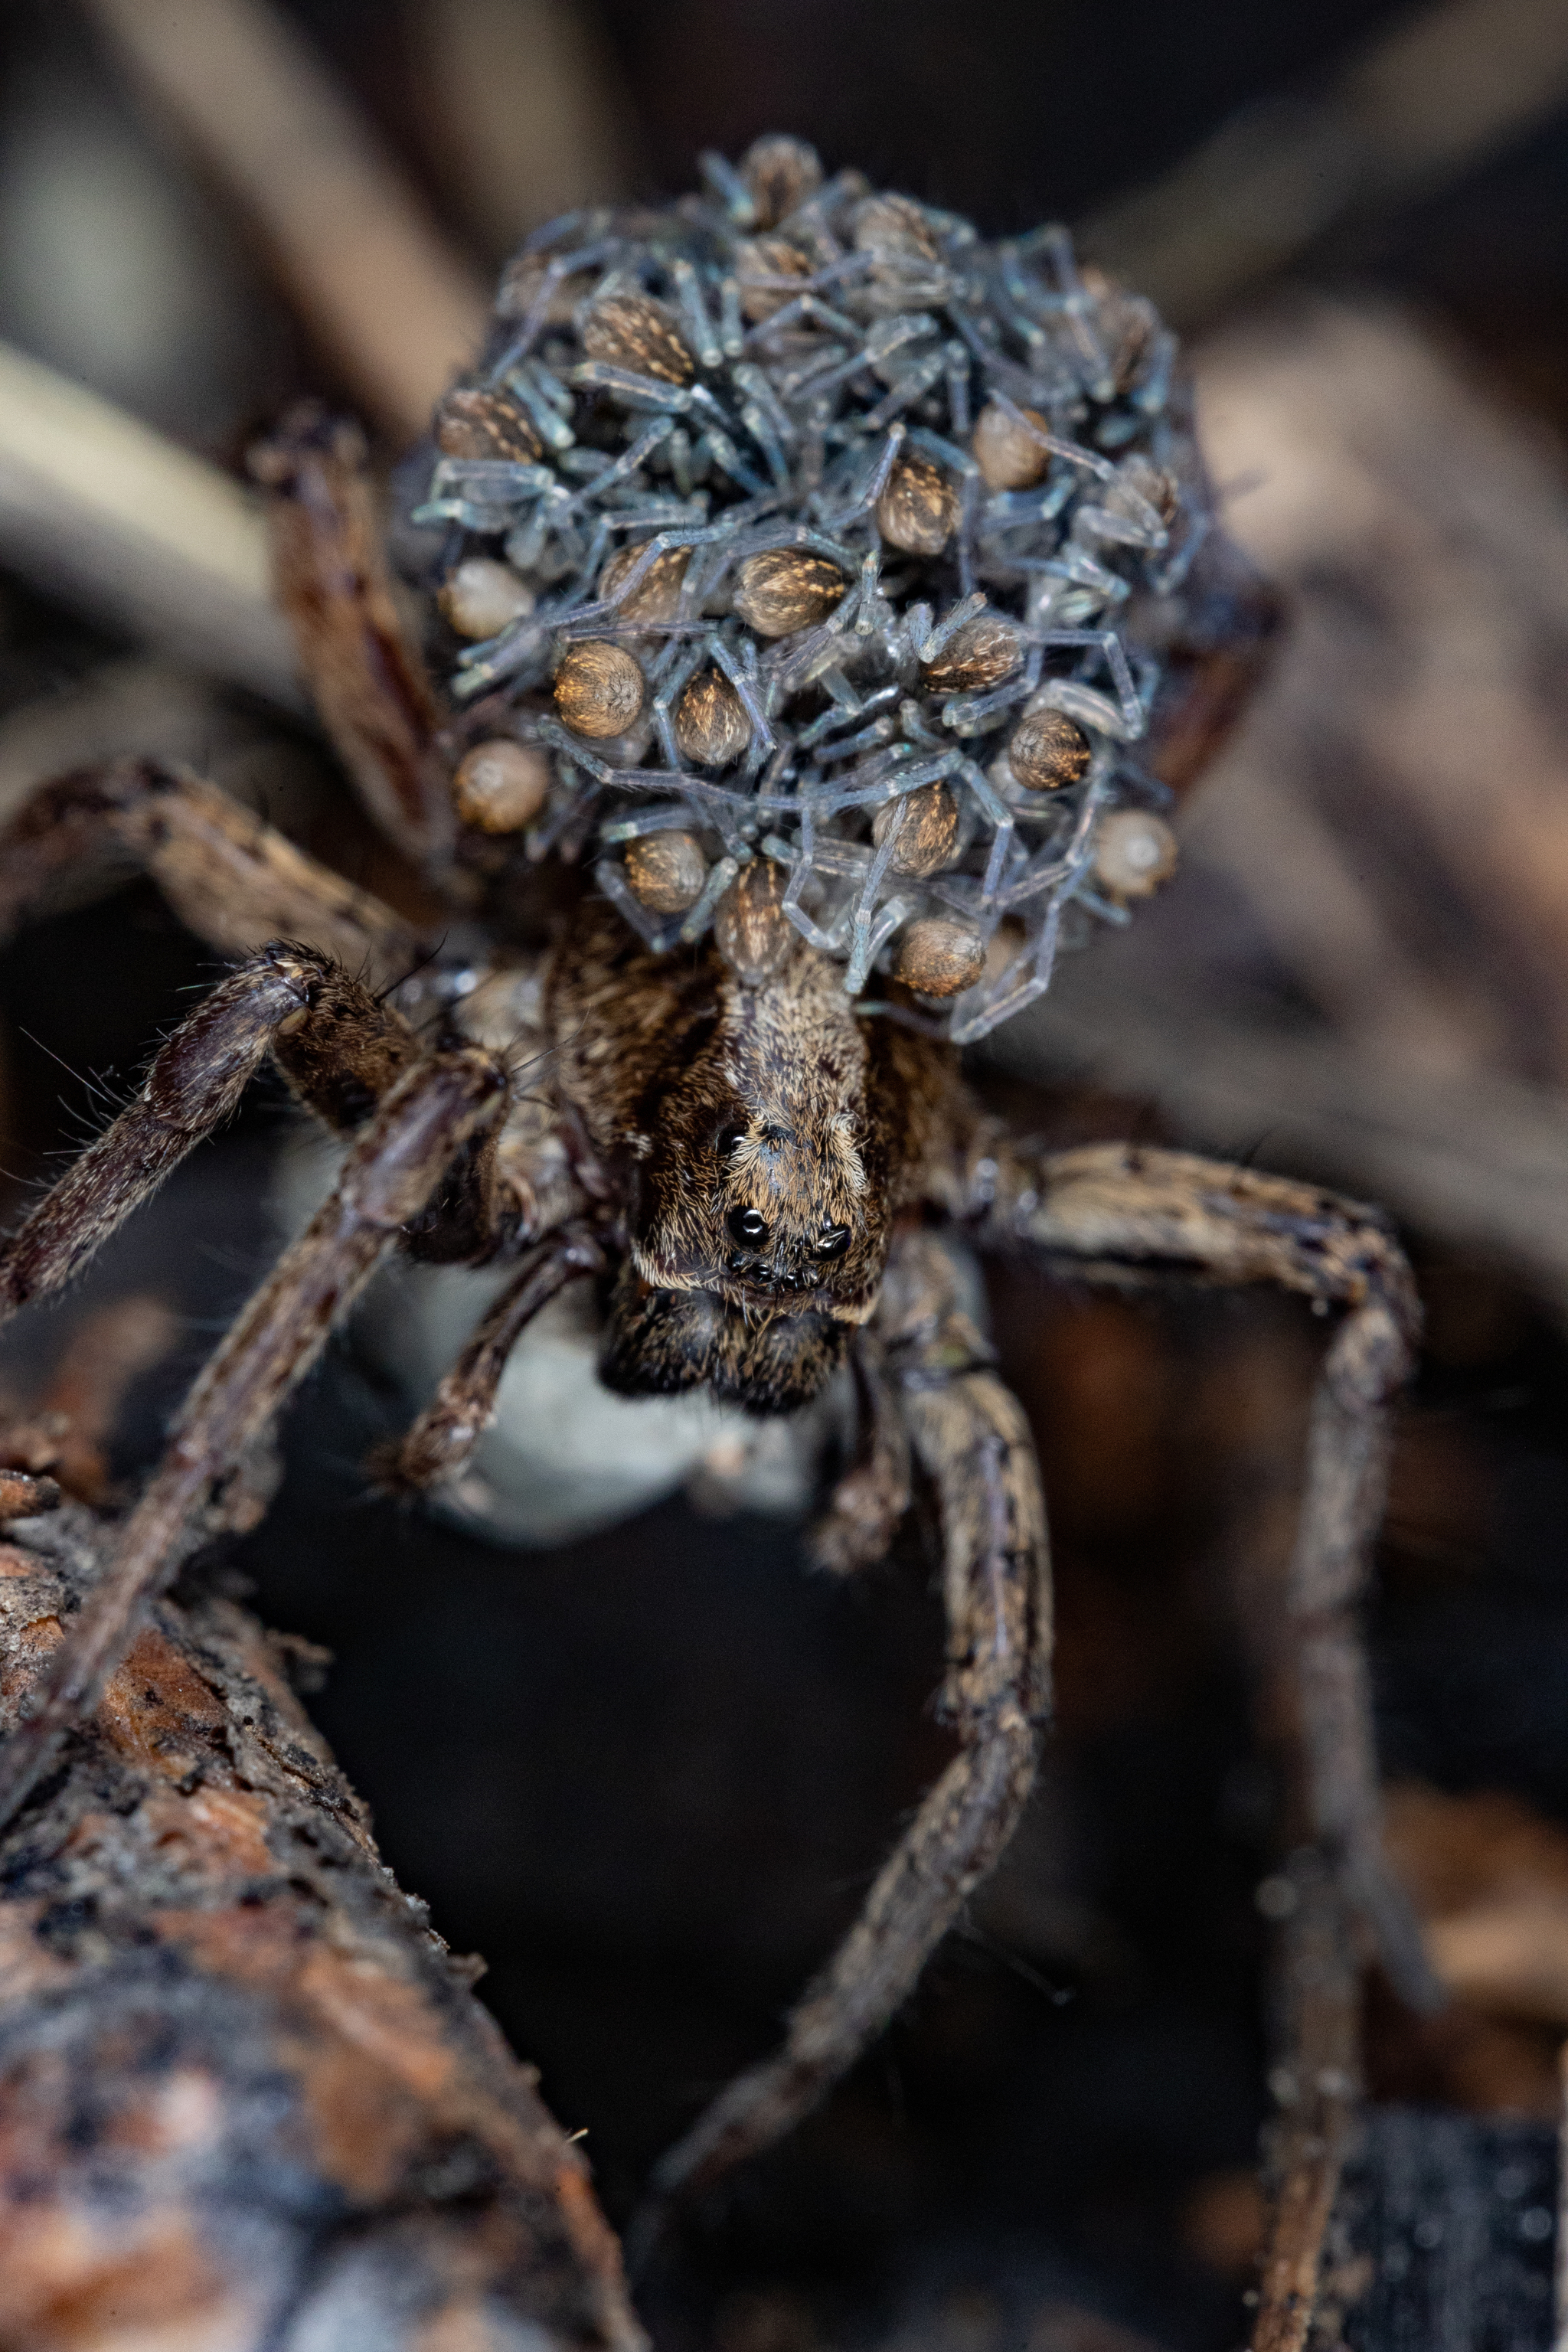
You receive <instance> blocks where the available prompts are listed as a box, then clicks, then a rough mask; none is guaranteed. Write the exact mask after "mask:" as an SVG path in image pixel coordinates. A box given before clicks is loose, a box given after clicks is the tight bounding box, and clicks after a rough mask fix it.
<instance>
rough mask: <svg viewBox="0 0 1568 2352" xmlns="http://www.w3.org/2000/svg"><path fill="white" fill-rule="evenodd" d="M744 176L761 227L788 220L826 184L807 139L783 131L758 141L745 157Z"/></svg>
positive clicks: (757, 222) (743, 156)
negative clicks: (792, 136)
mask: <svg viewBox="0 0 1568 2352" xmlns="http://www.w3.org/2000/svg"><path fill="white" fill-rule="evenodd" d="M741 177H742V180H743V181H744V182H745V184H746V188H747V191H748V193H749V194H750V196H751V199H752V212H753V214H754V215H755V220H756V226H758V228H772V227H773V226H775V224H776V223H777V222H779V221H782V220H785V219H787V218H788V216H789V215H790V214H791V213H793V212H794V210H795V206H796V205H803V204H805V200H806V198H807V197H808V196H814V195H815V194H816V191H817V189H818V188H819V187H820V186H821V185H822V165H821V163H819V162H818V161H817V155H816V149H815V148H814V147H808V146H807V145H806V143H805V140H804V139H790V138H788V137H785V136H784V134H782V133H779V132H770V133H769V134H768V135H767V136H766V137H765V138H763V139H754V140H753V141H752V144H751V145H750V146H749V147H748V148H747V150H746V152H745V153H744V154H743V155H742V158H741Z"/></svg>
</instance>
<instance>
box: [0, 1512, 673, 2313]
mask: <svg viewBox="0 0 1568 2352" xmlns="http://www.w3.org/2000/svg"><path fill="white" fill-rule="evenodd" d="M7 1532H8V1536H9V1539H8V1540H4V1541H0V1732H3V1731H8V1730H9V1729H11V1728H12V1727H14V1725H15V1723H16V1718H17V1715H18V1712H19V1710H20V1708H21V1707H22V1706H23V1704H24V1703H25V1701H26V1695H27V1693H28V1692H29V1690H30V1689H31V1687H32V1686H33V1685H34V1683H35V1682H36V1680H37V1676H38V1675H39V1674H40V1673H41V1671H42V1669H43V1667H44V1665H45V1664H46V1662H47V1657H48V1655H49V1653H50V1652H51V1650H52V1649H53V1648H54V1646H55V1645H56V1644H57V1643H58V1641H59V1640H60V1638H61V1636H62V1632H63V1628H64V1625H65V1623H66V1622H67V1621H68V1618H69V1617H70V1615H71V1614H72V1612H74V1610H75V1609H76V1608H77V1607H78V1606H79V1602H80V1600H81V1597H82V1595H83V1593H84V1592H85V1591H86V1590H87V1589H88V1587H89V1583H90V1581H91V1580H92V1578H93V1576H94V1575H95V1574H96V1573H97V1572H98V1570H99V1569H100V1566H101V1562H102V1557H103V1554H104V1551H105V1549H106V1545H105V1542H104V1536H105V1532H106V1525H105V1522H104V1521H103V1520H101V1519H100V1518H98V1517H95V1516H94V1515H93V1514H91V1513H89V1512H88V1511H87V1510H85V1509H83V1508H81V1507H79V1506H77V1505H72V1504H68V1505H67V1506H66V1507H64V1508H63V1509H61V1510H60V1511H58V1512H57V1513H54V1514H52V1515H50V1516H49V1517H47V1518H34V1519H31V1520H28V1521H27V1522H26V1523H25V1524H24V1525H22V1526H20V1527H18V1528H15V1529H13V1530H9V1531H7ZM292 1646H293V1648H294V1650H296V1651H297V1650H298V1648H299V1646H300V1645H298V1644H295V1645H292ZM289 1655H290V1645H289V1643H288V1642H287V1641H286V1640H282V1639H279V1637H276V1636H272V1635H269V1634H268V1633H264V1632H263V1630H262V1629H261V1627H260V1626H259V1625H258V1623H257V1622H256V1621H255V1620H254V1619H253V1618H251V1617H249V1616H247V1614H246V1612H244V1611H243V1610H242V1609H240V1608H238V1607H237V1605H236V1604H235V1603H233V1602H232V1601H227V1600H224V1599H221V1598H213V1597H208V1598H197V1599H195V1600H193V1601H188V1602H184V1603H176V1602H175V1601H161V1602H160V1603H158V1605H157V1606H156V1608H155V1609H154V1611H153V1615H152V1618H151V1621H150V1622H149V1623H148V1624H147V1626H146V1628H145V1629H144V1631H143V1632H142V1634H141V1635H140V1637H139V1639H138V1641H137V1643H136V1644H135V1647H134V1649H133V1650H132V1654H131V1655H130V1657H129V1658H128V1659H127V1661H126V1664H124V1666H123V1667H121V1670H120V1672H119V1673H118V1674H117V1675H115V1676H114V1678H113V1680H112V1682H111V1683H110V1687H109V1690H108V1692H107V1695H106V1696H105V1698H104V1701H103V1704H102V1706H100V1709H99V1711H98V1714H97V1715H96V1717H94V1719H93V1720H92V1722H91V1723H90V1724H89V1726H87V1727H85V1728H84V1729H83V1730H81V1731H80V1732H79V1733H78V1734H76V1735H74V1736H73V1738H72V1739H71V1741H70V1743H69V1746H68V1748H67V1750H66V1751H65V1754H64V1756H63V1757H62V1759H61V1762H60V1764H59V1765H58V1768H57V1769H56V1771H55V1772H54V1774H53V1775H52V1777H51V1778H50V1780H48V1781H47V1783H46V1784H45V1785H44V1787H43V1788H42V1789H41V1790H40V1791H39V1792H38V1794H37V1797H36V1798H35V1799H34V1801H32V1802H31V1803H30V1804H29V1805H28V1806H27V1807H26V1810H25V1811H23V1812H22V1814H21V1815H20V1816H19V1817H18V1819H17V1820H16V1822H14V1823H13V1825H12V1827H11V1829H10V1830H9V1832H7V1833H6V1835H5V1839H4V1840H3V1841H0V2352H68V2347H79V2346H81V2345H83V2344H85V2343H87V2342H89V2341H90V2343H91V2344H92V2345H93V2346H94V2347H96V2352H114V2347H118V2346H120V2345H121V2344H122V2343H123V2344H124V2345H126V2346H127V2347H128V2346H129V2345H130V2344H131V2343H132V2341H134V2343H135V2345H136V2347H138V2352H156V2347H163V2346H165V2345H166V2346H167V2347H169V2352H174V2346H175V2345H176V2344H179V2345H181V2346H184V2345H188V2344H192V2343H195V2342H198V2341H199V2342H200V2343H201V2344H202V2345H203V2346H204V2347H223V2352H230V2347H232V2352H252V2347H255V2352H260V2347H262V2346H264V2345H265V2346H266V2347H268V2352H306V2347H319V2346H322V2345H326V2344H329V2343H330V2344H331V2345H332V2346H334V2347H338V2346H342V2347H359V2346H361V2345H362V2344H363V2346H365V2347H367V2352H368V2347H371V2346H373V2345H374V2347H376V2348H377V2352H400V2347H407V2348H408V2352H437V2347H439V2352H459V2347H460V2352H502V2347H506V2352H523V2347H535V2352H542V2346H543V2345H545V2344H548V2345H551V2346H555V2347H572V2352H637V2347H639V2346H640V2344H641V2341H642V2339H641V2336H640V2334H639V2331H638V2329H637V2323H636V2321H635V2320H634V2318H633V2317H632V2315H631V2312H630V2308H629V2305H628V2304H627V2302H626V2294H625V2291H624V2287H623V2284H622V2278H621V2268H620V2257H619V2252H618V2249H617V2247H616V2241H615V2239H614V2237H613V2236H612V2234H611V2232H610V2231H609V2229H608V2227H607V2225H606V2224H605V2221H604V2220H603V2218H602V2217H601V2215H600V2212H599V2210H598V2207H597V2204H596V2202H595V2197H594V2193H593V2190H592V2188H591V2187H590V2185H589V2178H588V2171H587V2168H586V2165H585V2163H584V2160H583V2158H582V2157H581V2156H580V2154H579V2153H578V2151H577V2149H576V2148H575V2147H574V2146H573V2145H572V2143H571V2142H570V2141H568V2139H567V2138H566V2137H565V2135H564V2134H563V2131H562V2130H561V2127H560V2126H559V2125H557V2124H556V2122H555V2121H554V2119H553V2118H552V2116H551V2115H550V2114H549V2112H548V2110H547V2109H546V2108H545V2106H544V2105H543V2104H542V2101H541V2099H540V2098H539V2096H538V2094H537V2091H536V2090H535V2088H534V2077H533V2074H532V2073H531V2070H530V2069H529V2068H527V2067H524V2066H521V2065H520V2064H518V2063H516V2061H514V2060H513V2058H512V2057H511V2055H510V2052H509V2051H508V2050H507V2048H506V2046H505V2044H504V2042H503V2041H502V2039H501V2036H500V2032H499V2031H498V2029H497V2028H496V2026H495V2025H494V2023H493V2022H492V2021H491V2020H490V2019H489V2016H488V2015H487V2014H486V2012H485V2011H483V2010H482V2009H481V2008H480V2007H479V2003H478V2002H477V2000H475V1999H474V1997H473V1994H472V1991H471V1990H470V1987H471V1982H472V1976H473V1971H472V1969H470V1968H468V1967H466V1966H465V1965H464V1964H463V1963H462V1962H460V1961H458V1960H455V1959H454V1958H452V1956H451V1955H450V1954H449V1953H448V1952H447V1948H446V1947H445V1946H444V1945H443V1944H442V1943H441V1942H440V1940H439V1938H438V1937H436V1936H435V1935H433V1934H432V1932H431V1931H430V1929H429V1927H428V1926H427V1925H426V1915H425V1912H424V1908H423V1906H421V1905H420V1904H418V1903H417V1902H416V1901H415V1900H414V1899H413V1898H411V1897H409V1896H407V1895H404V1894H403V1893H402V1892H401V1890H400V1889H399V1888H398V1886H397V1885H396V1884H395V1881H394V1879H393V1878H392V1875H391V1874H390V1872H389V1871H388V1870H387V1869H386V1868H385V1866H384V1864H383V1863H382V1862H381V1860H380V1857H379V1855H378V1854H377V1852H376V1849H375V1845H374V1841H373V1839H372V1836H371V1832H370V1827H369V1822H368V1817H367V1814H366V1811H365V1808H364V1806H363V1803H362V1801H360V1799H359V1798H358V1797H356V1796H355V1795H354V1793H353V1790H351V1789H350V1788H349V1787H348V1785H347V1783H346V1781H345V1780H344V1779H343V1777H342V1774H341V1772H340V1771H339V1770H338V1769H337V1768H336V1766H335V1765H334V1763H333V1762H332V1759H331V1756H330V1754H329V1753H328V1751H327V1749H326V1748H325V1746H324V1744H323V1742H322V1741H321V1738H319V1737H318V1735H317V1734H316V1733H315V1732H314V1731H313V1729H312V1728H311V1727H310V1724H309V1722H308V1721H307V1719H306V1717H305V1716H304V1715H303V1713H302V1711H301V1710H300V1706H299V1704H298V1702H297V1701H296V1699H295V1698H294V1696H293V1695H292V1692H291V1691H290V1689H289V1684H288V1680H287V1675H286V1667H287V1664H288V1663H289Z"/></svg>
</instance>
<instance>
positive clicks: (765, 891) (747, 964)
mask: <svg viewBox="0 0 1568 2352" xmlns="http://www.w3.org/2000/svg"><path fill="white" fill-rule="evenodd" d="M713 943H714V945H715V946H716V947H717V949H718V950H719V952H720V954H721V956H722V957H723V959H724V961H725V962H726V963H727V964H728V965H729V966H730V967H731V970H732V971H734V972H735V973H736V974H737V975H738V976H739V978H740V979H742V981H744V982H745V983H746V985H747V986H748V987H749V988H756V987H759V986H760V985H761V983H762V982H763V981H764V980H767V979H769V978H770V977H771V976H772V975H773V973H774V972H776V971H778V970H779V969H780V967H781V966H782V965H783V964H784V963H785V962H787V961H791V960H792V958H793V956H794V952H795V948H796V947H798V946H799V944H800V933H799V932H798V931H797V930H796V929H795V926H794V924H793V923H792V922H791V921H790V919H789V917H788V916H787V915H786V914H785V913H784V877H782V875H781V874H780V872H779V869H778V867H777V866H775V865H774V864H773V859H772V858H771V857H756V858H753V859H752V863H751V864H750V865H749V866H742V868H741V871H740V872H739V874H737V876H736V877H735V879H734V880H733V882H731V885H730V887H729V888H728V889H727V890H726V891H725V893H724V896H723V897H722V898H721V899H720V901H719V906H718V909H717V912H716V913H715V915H714V918H713Z"/></svg>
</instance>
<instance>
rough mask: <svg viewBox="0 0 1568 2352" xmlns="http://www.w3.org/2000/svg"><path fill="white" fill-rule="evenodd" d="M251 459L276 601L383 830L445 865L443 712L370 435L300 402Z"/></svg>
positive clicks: (419, 856)
mask: <svg viewBox="0 0 1568 2352" xmlns="http://www.w3.org/2000/svg"><path fill="white" fill-rule="evenodd" d="M250 464H251V470H252V472H253V473H254V474H255V475H256V476H257V478H258V480H260V481H262V482H265V483H266V484H267V486H268V489H269V490H270V491H271V493H272V499H271V516H272V563H273V574H274V582H275V585H276V589H277V593H278V601H279V604H281V605H282V607H283V610H284V612H285V613H286V614H287V615H288V617H289V623H290V625H291V627H292V629H293V634H294V643H295V646H296V648H297V650H298V653H299V657H300V667H301V668H302V670H303V671H304V673H305V677H306V679H307V682H308V683H309V685H310V693H311V696H312V698H313V699H314V702H315V705H316V708H317V709H318V711H319V712H320V713H321V719H322V720H323V722H324V724H325V725H326V727H327V728H328V730H330V732H331V738H332V740H333V742H334V743H335V744H336V745H337V748H338V751H339V753H340V754H341V756H342V761H343V763H344V765H345V766H346V768H347V769H348V771H349V773H350V775H351V776H352V777H353V781H354V782H355V784H356V785H357V786H358V788H359V791H360V793H361V795H362V797H363V801H364V803H365V806H366V807H367V808H368V809H369V811H370V813H371V814H372V816H373V817H374V819H375V822H376V823H377V824H378V825H380V827H381V829H382V831H383V832H384V833H385V834H386V835H388V836H389V837H390V838H391V839H392V840H393V841H395V843H396V844H397V845H398V847H399V848H400V849H402V850H404V851H405V852H406V854H407V855H408V856H410V857H412V858H413V859H414V860H415V861H416V863H417V864H419V865H421V866H426V867H430V868H433V869H436V870H439V869H441V868H442V867H443V866H445V863H446V861H447V856H448V853H449V850H450V845H451V831H452V814H451V802H450V799H449V797H448V794H447V779H446V776H445V773H444V772H443V771H442V767H441V763H440V761H439V759H438V757H437V754H436V751H435V749H434V745H433V738H434V735H435V732H436V728H437V719H438V710H437V702H436V697H435V694H434V692H433V691H432V688H431V685H430V680H429V678H428V677H427V676H426V670H425V665H424V663H423V661H422V660H421V659H420V656H419V655H418V653H417V652H416V649H415V647H414V646H411V645H410V644H409V642H408V638H407V635H406V634H405V630H404V626H403V622H402V619H401V616H400V614H399V613H398V610H397V605H396V604H395V601H394V598H393V593H392V586H391V582H390V580H389V578H388V575H387V570H386V562H385V558H384V554H383V551H382V541H381V533H380V530H379V528H378V525H377V520H376V515H375V508H374V498H373V495H372V491H371V485H370V478H369V475H368V473H367V470H366V466H365V449H364V439H363V435H362V434H361V433H360V432H359V431H358V430H357V428H356V427H355V426H353V425H348V424H345V423H344V422H343V421H342V418H340V417H332V416H329V415H328V414H327V412H326V411H325V410H324V409H323V408H321V406H320V405H319V404H316V403H315V402H312V401H307V402H303V403H302V404H300V406H299V407H297V408H294V409H292V410H290V412H289V415H287V416H286V417H285V418H284V420H283V422H282V424H281V425H279V428H278V430H277V432H276V433H275V434H273V435H272V436H271V437H270V439H268V440H267V441H264V442H262V443H260V444H259V445H258V446H257V447H256V448H255V449H254V450H253V451H252V453H251V458H250ZM197 928H198V929H199V928H200V926H199V925H198V926H197Z"/></svg>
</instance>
